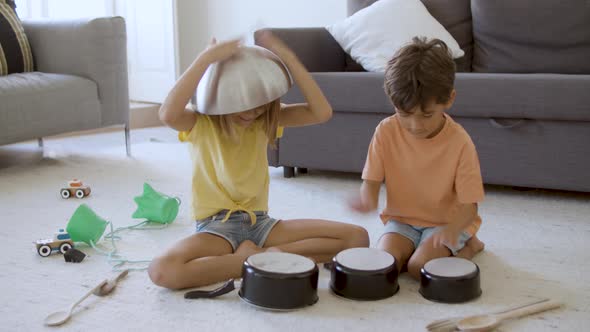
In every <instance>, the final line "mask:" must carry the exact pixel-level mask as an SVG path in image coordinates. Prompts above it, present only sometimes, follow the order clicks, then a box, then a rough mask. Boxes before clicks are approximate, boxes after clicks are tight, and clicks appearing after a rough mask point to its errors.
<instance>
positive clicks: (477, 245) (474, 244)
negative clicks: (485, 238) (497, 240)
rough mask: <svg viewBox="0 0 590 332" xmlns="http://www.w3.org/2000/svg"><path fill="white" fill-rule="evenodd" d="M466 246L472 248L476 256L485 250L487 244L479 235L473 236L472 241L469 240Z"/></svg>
mask: <svg viewBox="0 0 590 332" xmlns="http://www.w3.org/2000/svg"><path fill="white" fill-rule="evenodd" d="M465 245H466V246H468V247H470V248H471V250H472V251H473V253H475V254H477V253H478V252H480V251H482V250H483V249H484V248H485V244H484V243H483V242H481V240H480V239H479V238H478V237H477V235H474V236H472V237H471V239H469V240H468V241H467V243H466V244H465Z"/></svg>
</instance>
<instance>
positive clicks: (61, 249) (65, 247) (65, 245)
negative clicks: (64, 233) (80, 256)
mask: <svg viewBox="0 0 590 332" xmlns="http://www.w3.org/2000/svg"><path fill="white" fill-rule="evenodd" d="M70 249H72V245H71V244H69V243H62V244H61V245H60V246H59V252H61V253H62V254H65V253H66V251H68V250H70Z"/></svg>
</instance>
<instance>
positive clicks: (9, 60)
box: [0, 0, 34, 76]
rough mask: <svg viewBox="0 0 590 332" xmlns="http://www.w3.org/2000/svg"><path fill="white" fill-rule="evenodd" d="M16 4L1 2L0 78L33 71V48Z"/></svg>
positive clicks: (4, 0)
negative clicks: (16, 9)
mask: <svg viewBox="0 0 590 332" xmlns="http://www.w3.org/2000/svg"><path fill="white" fill-rule="evenodd" d="M14 8H15V6H14V2H12V1H11V0H0V76H3V75H8V74H12V73H21V72H30V71H33V67H34V66H33V55H32V53H31V46H30V45H29V41H28V39H27V36H26V35H25V31H24V29H23V26H22V24H21V21H20V19H19V18H18V16H17V15H16V12H15V11H14Z"/></svg>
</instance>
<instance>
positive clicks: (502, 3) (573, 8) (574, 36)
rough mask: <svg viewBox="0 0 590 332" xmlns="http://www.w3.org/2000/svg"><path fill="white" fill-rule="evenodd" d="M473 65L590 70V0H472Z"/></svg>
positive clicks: (495, 69)
mask: <svg viewBox="0 0 590 332" xmlns="http://www.w3.org/2000/svg"><path fill="white" fill-rule="evenodd" d="M471 12H472V17H473V37H474V40H475V42H474V47H475V49H474V56H473V70H474V71H476V72H489V73H561V74H590V60H589V59H590V2H588V0H567V1H556V0H494V1H490V0H472V1H471Z"/></svg>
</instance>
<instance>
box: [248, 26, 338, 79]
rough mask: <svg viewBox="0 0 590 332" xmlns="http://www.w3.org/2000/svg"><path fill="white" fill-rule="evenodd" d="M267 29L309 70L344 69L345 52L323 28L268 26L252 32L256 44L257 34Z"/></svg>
mask: <svg viewBox="0 0 590 332" xmlns="http://www.w3.org/2000/svg"><path fill="white" fill-rule="evenodd" d="M264 30H269V31H271V32H272V33H274V34H275V35H276V36H277V37H279V38H280V39H282V40H283V41H284V42H285V44H287V45H288V46H289V47H290V48H291V49H292V50H293V52H295V54H297V56H298V57H299V59H300V60H301V62H302V63H303V65H304V66H305V67H306V68H307V70H308V71H310V72H338V71H344V68H345V65H346V53H345V52H344V50H342V48H341V47H340V45H339V44H338V42H336V40H335V39H334V38H333V37H332V35H331V34H330V33H329V32H328V30H326V29H325V28H270V29H263V30H258V31H256V32H255V33H254V41H255V43H256V44H257V45H258V34H259V33H260V32H262V31H264Z"/></svg>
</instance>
